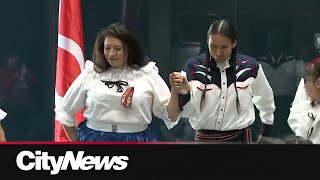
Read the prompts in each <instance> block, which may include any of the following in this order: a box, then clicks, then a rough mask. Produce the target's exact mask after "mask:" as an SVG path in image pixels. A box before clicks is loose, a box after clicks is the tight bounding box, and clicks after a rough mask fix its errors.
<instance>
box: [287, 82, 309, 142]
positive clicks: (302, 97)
mask: <svg viewBox="0 0 320 180" xmlns="http://www.w3.org/2000/svg"><path fill="white" fill-rule="evenodd" d="M310 109H312V106H311V105H310V100H309V98H308V95H307V93H306V91H305V89H304V81H303V79H301V80H300V83H299V86H298V89H297V92H296V95H295V97H294V100H293V103H292V106H291V108H290V114H289V117H288V124H289V126H290V128H291V129H292V131H293V132H294V133H295V134H296V135H297V136H302V137H306V136H307V134H308V129H309V127H310V125H311V119H310V118H309V117H308V112H309V111H308V110H310Z"/></svg>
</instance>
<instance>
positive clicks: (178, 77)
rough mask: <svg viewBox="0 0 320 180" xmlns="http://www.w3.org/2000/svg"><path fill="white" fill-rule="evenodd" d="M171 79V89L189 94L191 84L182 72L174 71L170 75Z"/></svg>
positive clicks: (182, 93)
mask: <svg viewBox="0 0 320 180" xmlns="http://www.w3.org/2000/svg"><path fill="white" fill-rule="evenodd" d="M169 81H170V85H171V89H172V90H174V91H176V92H177V93H179V94H181V95H185V94H188V93H189V91H190V86H189V83H188V80H187V78H186V77H185V76H183V75H182V74H181V73H180V72H172V73H170V76H169Z"/></svg>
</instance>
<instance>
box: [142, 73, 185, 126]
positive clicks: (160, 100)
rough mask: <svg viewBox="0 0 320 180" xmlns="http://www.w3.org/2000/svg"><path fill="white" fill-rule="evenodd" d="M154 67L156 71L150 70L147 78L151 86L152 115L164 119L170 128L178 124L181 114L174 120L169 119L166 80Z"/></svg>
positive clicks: (169, 94)
mask: <svg viewBox="0 0 320 180" xmlns="http://www.w3.org/2000/svg"><path fill="white" fill-rule="evenodd" d="M154 68H155V69H156V71H154V72H151V75H150V74H149V76H148V77H149V78H151V79H149V82H150V84H151V86H152V88H153V101H152V103H153V104H152V112H153V115H154V116H156V117H158V118H160V119H162V120H163V121H164V123H165V125H166V126H167V128H168V129H171V128H173V127H174V126H175V125H177V124H178V122H179V119H180V118H181V115H179V116H178V118H177V120H176V121H175V122H172V121H171V120H170V119H169V114H168V111H167V105H168V103H169V99H170V96H171V93H170V90H169V88H168V86H167V84H166V82H165V81H164V80H163V79H162V77H161V76H160V75H159V74H158V72H157V68H156V67H154Z"/></svg>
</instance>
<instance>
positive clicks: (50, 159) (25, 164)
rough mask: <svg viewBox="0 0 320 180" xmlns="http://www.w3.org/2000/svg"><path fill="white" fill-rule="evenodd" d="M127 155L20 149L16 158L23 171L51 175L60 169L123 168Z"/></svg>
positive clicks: (125, 164) (125, 165)
mask: <svg viewBox="0 0 320 180" xmlns="http://www.w3.org/2000/svg"><path fill="white" fill-rule="evenodd" d="M128 160H129V157H128V156H103V157H101V156H84V151H78V153H77V155H76V156H75V155H74V154H73V151H66V153H65V155H64V156H58V157H57V158H56V157H55V156H49V155H48V152H42V151H35V153H33V152H31V151H21V152H20V153H19V154H18V155H17V158H16V164H17V166H18V167H19V168H20V169H21V170H23V171H29V170H32V169H35V170H47V171H50V174H51V175H56V174H58V173H59V172H60V170H67V168H68V166H69V165H70V166H71V169H72V170H79V169H80V170H90V169H94V170H110V169H114V170H124V169H126V168H127V166H128V162H127V161H128Z"/></svg>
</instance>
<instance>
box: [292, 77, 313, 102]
mask: <svg viewBox="0 0 320 180" xmlns="http://www.w3.org/2000/svg"><path fill="white" fill-rule="evenodd" d="M305 102H308V103H309V102H310V99H309V97H308V94H307V92H306V90H305V89H304V81H303V78H301V80H300V83H299V86H298V88H297V91H296V95H295V97H294V100H293V102H292V104H291V107H294V106H296V105H299V104H301V103H305Z"/></svg>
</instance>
